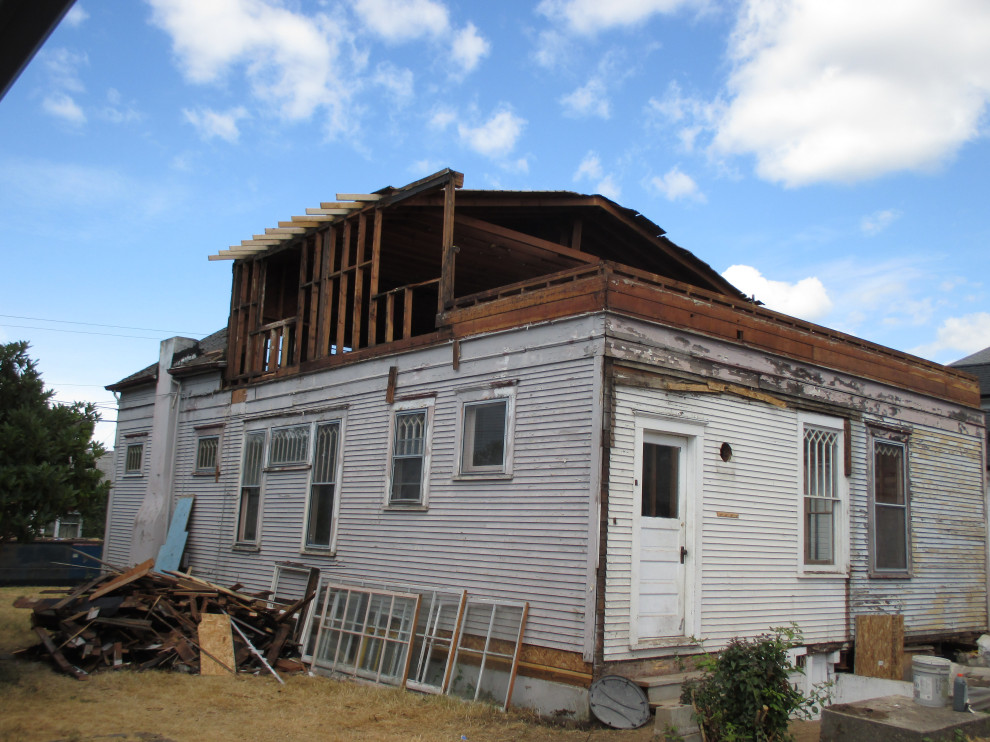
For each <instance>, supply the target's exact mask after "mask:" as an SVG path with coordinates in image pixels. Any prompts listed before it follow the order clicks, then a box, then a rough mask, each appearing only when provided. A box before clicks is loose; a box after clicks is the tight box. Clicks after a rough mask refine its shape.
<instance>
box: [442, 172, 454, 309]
mask: <svg viewBox="0 0 990 742" xmlns="http://www.w3.org/2000/svg"><path fill="white" fill-rule="evenodd" d="M455 190H456V189H455V188H454V184H453V182H450V183H447V185H446V187H445V188H444V190H443V233H442V236H441V240H440V250H441V262H440V266H441V267H440V290H439V291H438V292H437V312H438V313H439V312H442V311H444V310H445V309H446V308H447V307H449V306H452V305H453V303H454V263H455V260H454V255H455V253H456V252H457V248H455V247H454V192H455Z"/></svg>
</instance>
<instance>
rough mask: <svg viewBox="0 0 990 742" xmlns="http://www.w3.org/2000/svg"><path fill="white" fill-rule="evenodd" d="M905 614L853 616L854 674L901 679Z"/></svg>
mask: <svg viewBox="0 0 990 742" xmlns="http://www.w3.org/2000/svg"><path fill="white" fill-rule="evenodd" d="M903 657H904V616H902V615H900V614H896V615H890V614H879V613H878V614H870V615H863V616H856V655H855V665H856V674H857V675H863V676H865V677H868V678H886V679H888V680H900V679H901V677H902V676H903V673H904V661H903Z"/></svg>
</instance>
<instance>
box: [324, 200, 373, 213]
mask: <svg viewBox="0 0 990 742" xmlns="http://www.w3.org/2000/svg"><path fill="white" fill-rule="evenodd" d="M320 208H321V209H345V210H347V211H352V210H354V209H363V208H364V204H363V203H361V202H360V201H344V202H342V201H323V202H322V203H320Z"/></svg>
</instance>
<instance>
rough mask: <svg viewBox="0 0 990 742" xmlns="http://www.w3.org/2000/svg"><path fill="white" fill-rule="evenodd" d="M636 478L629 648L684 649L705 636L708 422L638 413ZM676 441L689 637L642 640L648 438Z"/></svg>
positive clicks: (634, 464)
mask: <svg viewBox="0 0 990 742" xmlns="http://www.w3.org/2000/svg"><path fill="white" fill-rule="evenodd" d="M634 420H635V426H636V428H635V435H634V443H633V446H634V451H633V477H632V485H633V486H632V550H631V553H630V562H629V569H630V574H629V646H630V648H632V649H651V648H656V647H679V646H684V645H686V644H688V643H689V642H690V637H692V636H699V635H700V624H699V617H700V610H699V606H698V605H697V601H698V599H699V596H700V594H701V591H700V589H699V585H698V578H699V576H700V574H701V558H700V557H701V531H702V529H701V524H700V523H699V519H700V518H701V515H702V512H703V509H702V502H703V487H702V485H703V476H702V475H703V467H702V463H703V461H702V452H703V451H704V444H705V436H704V432H705V422H704V421H702V420H690V419H685V418H669V417H665V416H661V415H649V414H643V413H636V414H635V416H634ZM649 434H656V435H660V436H672V437H676V438H681V439H683V440H684V453H683V457H684V461H683V462H682V465H683V470H684V493H683V496H682V508H683V514H682V516H681V517H682V519H683V523H684V546H685V548H686V549H687V550H688V553H687V556H686V557H685V561H684V605H683V612H684V632H683V635H680V636H671V637H648V638H643V639H640V637H639V627H638V622H637V616H638V614H639V550H640V521H641V520H642V517H643V516H642V515H641V512H642V510H641V500H642V483H641V481H640V480H641V479H642V471H643V443H644V441H645V440H646V437H647V435H649Z"/></svg>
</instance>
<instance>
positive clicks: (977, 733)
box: [821, 696, 990, 742]
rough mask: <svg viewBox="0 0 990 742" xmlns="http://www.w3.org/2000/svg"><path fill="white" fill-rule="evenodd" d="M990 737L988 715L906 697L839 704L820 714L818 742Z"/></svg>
mask: <svg viewBox="0 0 990 742" xmlns="http://www.w3.org/2000/svg"><path fill="white" fill-rule="evenodd" d="M988 734H990V716H987V715H984V714H971V713H963V712H958V711H953V710H952V707H951V706H947V707H944V708H932V707H930V706H921V705H919V704H916V703H915V702H914V700H913V699H912V698H908V697H907V696H885V697H883V698H873V699H870V700H868V701H859V702H856V703H846V704H839V705H837V706H831V707H830V708H827V709H825V711H823V712H822V727H821V742H844V741H845V740H852V739H868V740H871V742H923V741H924V742H955V741H956V740H958V739H959V738H960V735H969V736H971V737H985V736H987V735H988Z"/></svg>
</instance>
